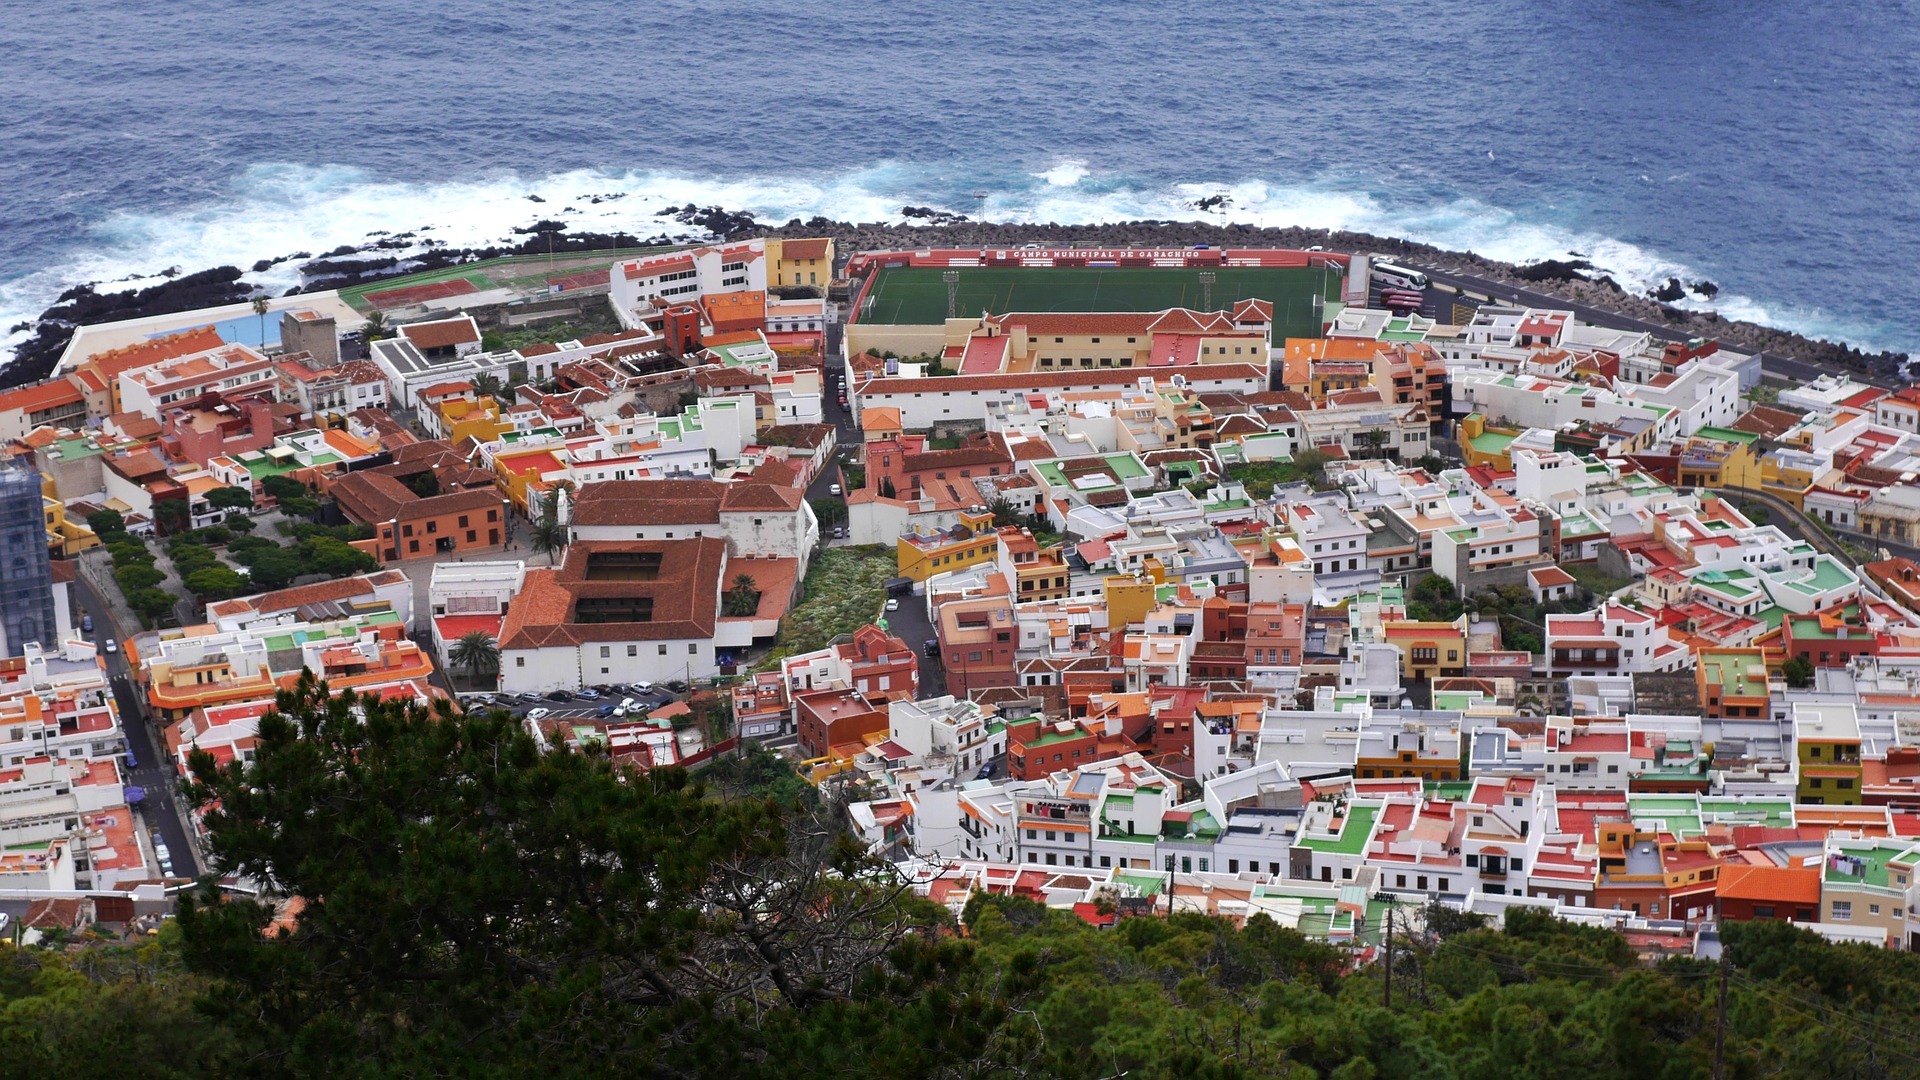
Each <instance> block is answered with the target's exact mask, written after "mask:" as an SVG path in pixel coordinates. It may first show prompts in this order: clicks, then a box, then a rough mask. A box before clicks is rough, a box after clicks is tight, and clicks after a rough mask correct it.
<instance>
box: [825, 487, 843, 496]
mask: <svg viewBox="0 0 1920 1080" xmlns="http://www.w3.org/2000/svg"><path fill="white" fill-rule="evenodd" d="M827 494H829V495H838V494H840V485H839V484H828V485H827Z"/></svg>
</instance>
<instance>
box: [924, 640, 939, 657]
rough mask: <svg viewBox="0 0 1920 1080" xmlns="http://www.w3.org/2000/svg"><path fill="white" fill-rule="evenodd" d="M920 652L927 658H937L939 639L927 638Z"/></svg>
mask: <svg viewBox="0 0 1920 1080" xmlns="http://www.w3.org/2000/svg"><path fill="white" fill-rule="evenodd" d="M920 651H921V652H923V653H926V654H927V655H928V656H932V657H938V656H939V655H940V639H939V638H928V639H927V640H926V643H925V644H923V645H921V646H920Z"/></svg>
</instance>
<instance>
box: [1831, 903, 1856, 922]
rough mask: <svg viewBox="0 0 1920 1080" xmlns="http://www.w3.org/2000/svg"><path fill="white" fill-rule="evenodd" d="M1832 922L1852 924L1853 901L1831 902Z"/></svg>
mask: <svg viewBox="0 0 1920 1080" xmlns="http://www.w3.org/2000/svg"><path fill="white" fill-rule="evenodd" d="M1833 921H1834V922H1852V921H1853V901H1851V900H1835V901H1834V902H1833Z"/></svg>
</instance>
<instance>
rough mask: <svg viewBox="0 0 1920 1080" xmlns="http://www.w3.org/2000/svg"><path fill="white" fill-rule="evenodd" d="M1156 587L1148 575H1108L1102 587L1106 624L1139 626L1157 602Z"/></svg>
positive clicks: (1112, 625)
mask: <svg viewBox="0 0 1920 1080" xmlns="http://www.w3.org/2000/svg"><path fill="white" fill-rule="evenodd" d="M1156 589H1157V585H1156V584H1155V582H1154V581H1153V579H1152V578H1149V577H1144V576H1143V577H1138V578H1133V577H1125V576H1122V575H1119V574H1115V575H1112V576H1109V577H1108V578H1107V579H1106V581H1105V582H1104V584H1103V587H1102V592H1103V593H1104V594H1105V595H1106V600H1107V625H1108V626H1111V627H1122V626H1139V625H1140V624H1141V623H1142V622H1144V621H1146V618H1147V613H1148V612H1151V611H1152V610H1153V609H1154V608H1155V607H1157V606H1158V604H1159V601H1158V600H1157V599H1156V597H1155V592H1156Z"/></svg>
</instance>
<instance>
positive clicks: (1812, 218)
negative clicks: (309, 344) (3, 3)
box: [0, 0, 1920, 350]
mask: <svg viewBox="0 0 1920 1080" xmlns="http://www.w3.org/2000/svg"><path fill="white" fill-rule="evenodd" d="M1916 14H1920V13H1917V12H1916V11H1915V4H1914V3H1912V2H1904V3H1889V4H1882V5H1872V6H1869V5H1845V6H1837V5H1836V6H1829V5H1755V4H1751V3H1746V4H1741V3H1732V2H1708V0H1696V2H1692V3H1679V2H1672V3H1656V2H1619V3H1613V2H1604V0H1602V2H1591V0H1590V2H1586V3H1576V2H1564V3H1562V2H1552V0H1480V2H1476V3H1450V2H1447V3H1435V4H1430V5H1424V6H1417V5H1404V6H1401V7H1398V8H1393V9H1386V8H1384V7H1382V6H1380V5H1365V4H1352V3H1344V4H1343V3H1331V2H1323V0H1295V2H1293V3H1288V4H1273V5H1267V4H1249V3H1227V2H1215V3H1204V4H1202V3H1161V4H1129V3H1108V2H1091V3H1081V4H1077V5H1062V4H1058V3H1045V4H1042V3H1027V2H1013V0H985V2H981V3H973V4H953V3H940V4H933V3H922V2H895V3H889V4H885V5H860V4H845V3H822V2H819V0H794V2H791V3H786V4H766V3H753V2H749V3H736V4H730V5H724V6H722V5H716V4H693V3H685V2H675V0H666V2H659V3H652V4H645V5H637V4H632V3H613V2H602V0H576V2H573V3H567V4H554V3H526V2H524V0H504V2H486V3H482V2H477V0H442V2H439V3H435V4H431V5H418V6H415V5H405V6H402V5H393V4H375V3H370V2H366V0H339V2H336V3H333V4H330V5H324V6H320V5H265V4H242V3H238V2H233V0H184V2H178V3H172V4H152V3H137V2H136V3H128V2H123V3H116V4H111V5H101V4H80V3H56V4H45V5H39V6H35V7H33V8H31V9H24V10H22V11H21V12H18V13H15V14H14V15H13V16H12V17H10V18H9V19H8V20H6V21H5V22H4V24H0V55H4V56H5V57H7V60H8V62H7V63H6V64H5V65H0V103H4V107H3V108H0V131H4V133H5V134H4V138H0V192H3V193H4V194H3V195H0V236H4V243H3V244H0V330H4V329H5V327H6V326H7V325H10V324H11V323H13V322H15V321H17V320H18V319H20V318H23V317H27V316H30V315H31V314H33V313H36V312H37V311H38V310H39V309H40V308H41V307H43V306H45V304H46V303H47V302H49V301H50V300H51V298H52V297H53V296H54V295H56V294H57V293H58V292H59V291H60V289H61V288H64V287H65V286H66V285H68V284H71V283H73V282H75V281H79V280H91V279H111V278H122V277H128V276H137V275H152V274H156V273H158V272H160V271H162V270H164V269H166V268H168V267H170V266H181V267H183V268H186V269H195V268H198V267H200V266H203V265H211V264H214V263H219V262H233V263H238V264H240V265H243V266H246V265H250V264H251V263H252V262H253V261H254V260H256V259H260V258H267V257H273V256H277V255H284V254H287V253H289V252H291V251H294V250H310V251H319V250H324V249H327V248H331V247H334V246H336V245H339V244H342V243H351V242H355V241H358V240H361V239H363V238H364V237H365V236H366V235H367V234H369V233H372V232H377V231H404V230H409V229H417V228H420V227H423V226H434V227H435V230H436V231H434V232H433V233H432V234H431V235H434V236H437V237H440V238H442V239H445V240H448V241H449V242H452V243H456V244H458V243H477V242H485V241H488V240H492V239H497V238H500V237H503V236H505V235H506V234H507V231H508V230H509V229H510V228H512V227H513V226H516V225H523V224H526V223H527V222H529V221H531V220H533V219H535V218H537V217H540V216H556V215H558V216H564V217H565V218H566V219H567V220H568V221H569V222H570V223H572V224H575V225H576V226H578V227H581V228H595V229H611V228H627V229H632V230H634V231H636V232H641V233H652V232H657V231H659V223H658V219H657V218H655V216H654V214H655V211H657V210H658V209H660V208H661V207H663V206H666V205H670V204H675V203H681V204H683V203H685V202H687V201H696V202H700V203H702V204H708V203H720V204H724V205H727V206H729V207H730V208H741V209H749V210H753V211H755V212H757V213H759V214H761V216H762V217H763V218H770V219H778V220H785V219H786V218H788V217H793V216H801V217H806V216H811V215H813V214H824V215H827V216H831V217H840V218H855V219H859V220H869V221H871V220H886V219H891V218H897V215H898V212H899V209H900V207H901V206H903V205H906V204H909V203H912V204H918V205H936V206H940V207H943V208H947V209H952V210H957V211H961V212H969V213H975V214H976V215H984V216H989V217H993V218H996V219H1002V220H1015V221H1059V222H1096V221H1111V220H1118V219H1124V218H1134V217H1154V218H1167V217H1179V218H1198V217H1202V216H1203V215H1201V214H1199V213H1198V212H1196V211H1194V210H1193V209H1192V208H1191V203H1192V202H1193V201H1194V200H1196V199H1198V198H1199V197H1202V196H1204V195H1209V194H1215V193H1225V194H1228V195H1229V196H1230V197H1231V199H1232V203H1231V205H1230V207H1229V208H1228V209H1227V210H1226V211H1225V212H1223V213H1220V214H1216V215H1213V219H1214V220H1225V221H1247V222H1253V223H1259V224H1271V225H1289V224H1297V225H1309V226H1319V227H1345V228H1355V229H1363V230H1368V231H1373V232H1380V233H1389V234H1396V235H1404V236H1409V237H1412V238H1415V239H1420V240H1426V241H1429V242H1433V243H1437V244H1442V245H1445V246H1448V247H1454V248H1463V249H1471V250H1474V251H1478V252H1480V253H1483V254H1487V255H1491V256H1494V257H1498V258H1506V259H1515V260H1530V259H1538V258H1546V257H1564V256H1565V255H1566V253H1567V252H1569V251H1578V252H1581V253H1583V254H1585V255H1587V256H1589V257H1590V258H1592V260H1593V261H1594V262H1595V263H1597V264H1599V265H1600V266H1601V267H1603V268H1604V269H1606V270H1608V271H1610V272H1612V273H1613V274H1614V275H1615V276H1616V277H1617V278H1619V279H1620V280H1622V281H1626V282H1632V283H1638V284H1642V285H1644V284H1646V283H1649V282H1653V281H1656V280H1658V279H1661V278H1664V277H1665V276H1667V275H1669V274H1677V275H1680V276H1684V277H1707V278H1711V279H1713V280H1714V281H1716V282H1718V283H1719V284H1720V285H1721V286H1722V288H1723V289H1724V290H1725V292H1723V293H1722V294H1721V296H1720V298H1719V300H1718V304H1719V308H1720V310H1721V311H1722V312H1723V313H1724V314H1726V315H1728V316H1730V317H1735V318H1754V319H1758V320H1761V321H1767V322H1772V323H1775V324H1778V325H1783V326H1787V327H1789V328H1793V329H1797V330H1801V331H1804V332H1810V333H1813V334H1817V335H1826V336H1835V337H1843V338H1845V339H1848V340H1851V341H1854V342H1856V343H1859V344H1863V345H1866V346H1870V347H1875V348H1896V349H1903V350H1905V349H1920V330H1916V329H1914V327H1913V326H1912V324H1911V323H1910V321H1909V318H1908V315H1909V312H1911V311H1913V310H1915V309H1916V307H1920V180H1916V176H1920V18H1916ZM530 193H532V194H539V195H541V196H542V197H543V198H545V199H547V200H548V202H547V203H545V204H534V203H530V202H528V201H527V200H526V198H525V196H526V195H528V194H530ZM614 193H620V194H623V195H624V196H625V197H623V198H621V199H618V200H614V201H607V202H602V203H600V204H598V205H592V204H588V203H586V202H585V201H584V199H583V198H582V196H585V195H589V194H601V195H606V194H614ZM974 193H983V194H985V195H986V196H987V198H985V199H984V200H981V199H975V198H974V197H973V195H974ZM569 208H571V212H565V213H561V212H562V211H567V210H568V209H569ZM288 273H289V272H288V271H285V270H281V271H276V272H273V274H272V275H270V276H267V277H264V278H262V279H261V283H262V284H263V285H268V286H272V287H275V288H282V287H285V286H286V285H288V284H292V283H293V280H294V279H291V278H289V277H288V276H286V275H287V274H288Z"/></svg>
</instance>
